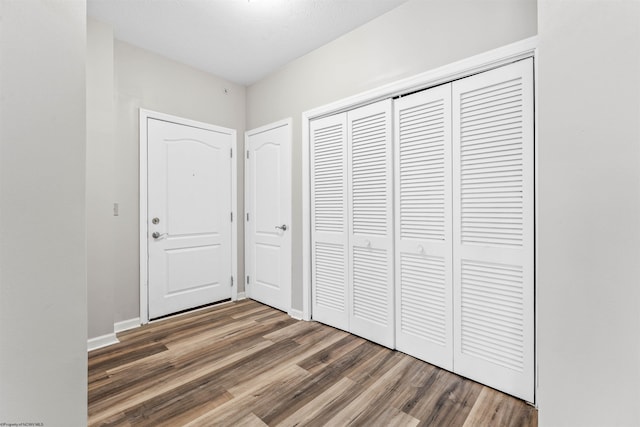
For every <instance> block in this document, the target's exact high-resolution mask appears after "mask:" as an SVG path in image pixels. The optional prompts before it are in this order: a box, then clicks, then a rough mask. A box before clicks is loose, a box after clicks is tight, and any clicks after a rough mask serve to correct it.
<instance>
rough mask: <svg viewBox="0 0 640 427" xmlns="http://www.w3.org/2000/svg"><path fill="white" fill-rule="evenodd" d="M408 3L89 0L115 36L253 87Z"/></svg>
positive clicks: (359, 0) (91, 9) (372, 0)
mask: <svg viewBox="0 0 640 427" xmlns="http://www.w3.org/2000/svg"><path fill="white" fill-rule="evenodd" d="M406 1H407V0H88V2H87V10H88V15H89V16H91V17H93V18H95V19H96V20H98V21H101V22H104V23H107V24H110V25H111V26H112V27H113V30H114V36H115V38H117V39H119V40H122V41H125V42H128V43H131V44H133V45H136V46H139V47H142V48H144V49H147V50H150V51H153V52H156V53H159V54H161V55H164V56H167V57H169V58H171V59H174V60H176V61H179V62H182V63H185V64H188V65H191V66H193V67H195V68H198V69H201V70H204V71H207V72H210V73H212V74H215V75H217V76H220V77H223V78H225V79H227V80H230V81H232V82H235V83H239V84H243V85H248V84H251V83H254V82H256V81H258V80H260V79H261V78H263V77H265V76H267V75H268V74H270V73H271V72H273V71H275V70H277V69H278V68H280V67H282V66H283V65H285V64H286V63H288V62H290V61H292V60H294V59H296V58H298V57H300V56H302V55H304V54H306V53H308V52H311V51H312V50H314V49H316V48H318V47H320V46H322V45H324V44H326V43H328V42H330V41H331V40H334V39H336V38H338V37H340V36H341V35H343V34H345V33H348V32H349V31H351V30H352V29H354V28H357V27H359V26H360V25H362V24H364V23H366V22H368V21H370V20H372V19H374V18H376V17H377V16H380V15H382V14H384V13H385V12H387V11H389V10H391V9H393V8H395V7H397V6H399V5H400V4H402V3H404V2H406Z"/></svg>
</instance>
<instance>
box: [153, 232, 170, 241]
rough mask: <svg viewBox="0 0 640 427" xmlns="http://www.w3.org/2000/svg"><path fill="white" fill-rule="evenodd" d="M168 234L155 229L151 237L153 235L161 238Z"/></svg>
mask: <svg viewBox="0 0 640 427" xmlns="http://www.w3.org/2000/svg"><path fill="white" fill-rule="evenodd" d="M166 235H167V233H162V234H160V233H159V232H157V231H154V232H153V233H151V237H153V238H154V239H159V238H161V237H164V236H166Z"/></svg>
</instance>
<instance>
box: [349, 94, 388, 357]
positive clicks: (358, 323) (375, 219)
mask: <svg viewBox="0 0 640 427" xmlns="http://www.w3.org/2000/svg"><path fill="white" fill-rule="evenodd" d="M347 118H348V120H347V121H348V132H347V139H348V162H349V174H348V181H349V185H348V186H349V191H350V193H349V200H348V208H349V209H348V211H349V212H350V224H349V230H350V238H349V264H350V266H351V267H350V269H349V281H348V283H349V286H350V292H349V295H350V307H349V309H350V317H349V323H350V331H351V332H353V333H354V334H356V335H360V336H362V337H364V338H367V339H369V340H371V341H375V342H377V343H379V344H382V345H385V346H388V347H391V348H393V347H394V304H393V210H392V206H393V188H392V167H393V166H392V165H393V163H392V159H393V153H392V132H391V100H384V101H381V102H377V103H375V104H371V105H368V106H365V107H361V108H358V109H356V110H353V111H349V112H348V113H347Z"/></svg>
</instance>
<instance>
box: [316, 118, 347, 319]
mask: <svg viewBox="0 0 640 427" xmlns="http://www.w3.org/2000/svg"><path fill="white" fill-rule="evenodd" d="M310 134H311V135H310V137H311V138H310V141H311V142H310V144H311V153H310V155H311V159H310V160H311V264H312V268H311V283H312V316H313V319H314V320H317V321H319V322H322V323H326V324H327V325H331V326H335V327H336V328H340V329H343V330H347V331H348V330H349V313H348V306H347V304H348V297H347V291H348V289H347V280H348V274H347V270H348V260H347V258H348V251H349V247H348V243H347V242H348V233H349V229H348V221H347V220H348V217H347V193H348V191H347V115H346V113H343V114H338V115H335V116H330V117H325V118H322V119H318V120H314V121H312V122H311V125H310Z"/></svg>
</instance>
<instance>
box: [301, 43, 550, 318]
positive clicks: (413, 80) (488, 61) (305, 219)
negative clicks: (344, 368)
mask: <svg viewBox="0 0 640 427" xmlns="http://www.w3.org/2000/svg"><path fill="white" fill-rule="evenodd" d="M537 44H538V38H537V37H536V36H534V37H530V38H527V39H524V40H521V41H519V42H516V43H512V44H509V45H506V46H503V47H500V48H497V49H493V50H490V51H488V52H484V53H481V54H479V55H475V56H472V57H470V58H466V59H463V60H461V61H457V62H454V63H451V64H448V65H445V66H442V67H439V68H436V69H433V70H430V71H427V72H425V73H421V74H417V75H415V76H413V77H409V78H406V79H403V80H399V81H397V82H393V83H390V84H387V85H384V86H381V87H378V88H375V89H372V90H369V91H366V92H363V93H360V94H358V95H355V96H351V97H349V98H345V99H342V100H340V101H337V102H333V103H331V104H327V105H323V106H321V107H318V108H314V109H312V110H308V111H305V112H303V113H302V318H303V319H304V320H311V179H310V158H309V155H310V153H311V150H310V146H309V141H310V138H309V129H310V126H309V123H310V121H311V120H313V119H316V118H319V117H322V116H328V115H331V114H336V113H339V112H341V111H347V110H350V109H353V108H356V107H358V106H362V105H365V104H370V103H373V102H375V101H379V100H382V99H385V98H391V97H395V96H399V95H403V94H407V93H411V92H414V91H418V90H423V89H427V88H429V87H433V86H437V85H439V84H442V83H447V82H450V81H453V80H456V79H460V78H463V77H467V76H470V75H473V74H477V73H480V72H483V71H487V70H490V69H492V68H497V67H500V66H502V65H506V64H509V63H511V62H515V61H518V60H521V59H524V58H530V57H535V53H536V48H537ZM534 102H535V100H534ZM536 142H537V141H536ZM536 176H537V175H536Z"/></svg>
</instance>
